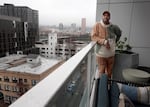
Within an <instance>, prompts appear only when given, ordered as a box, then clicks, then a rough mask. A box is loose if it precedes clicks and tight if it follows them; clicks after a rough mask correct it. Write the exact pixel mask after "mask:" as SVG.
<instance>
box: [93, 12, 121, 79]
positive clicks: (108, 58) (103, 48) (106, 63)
mask: <svg viewBox="0 0 150 107" xmlns="http://www.w3.org/2000/svg"><path fill="white" fill-rule="evenodd" d="M120 36H121V30H120V28H119V27H118V26H117V25H113V24H112V23H111V22H110V12H109V11H104V12H103V14H102V20H101V21H100V22H97V23H96V24H95V26H94V27H93V30H92V35H91V39H92V40H93V41H96V47H95V52H96V57H97V63H98V69H99V73H100V75H101V74H102V73H106V74H107V75H108V77H109V78H111V76H112V68H113V64H114V55H115V44H116V42H117V41H118V40H119V39H120Z"/></svg>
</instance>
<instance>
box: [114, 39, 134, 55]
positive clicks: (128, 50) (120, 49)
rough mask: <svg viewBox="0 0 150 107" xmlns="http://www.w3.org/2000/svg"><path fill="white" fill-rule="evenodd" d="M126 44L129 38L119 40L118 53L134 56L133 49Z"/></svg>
mask: <svg viewBox="0 0 150 107" xmlns="http://www.w3.org/2000/svg"><path fill="white" fill-rule="evenodd" d="M126 42H127V37H125V38H123V40H119V41H118V42H117V43H116V52H119V53H126V54H132V53H133V52H131V49H132V47H131V46H130V45H129V44H127V43H126Z"/></svg>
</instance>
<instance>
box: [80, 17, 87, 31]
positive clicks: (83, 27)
mask: <svg viewBox="0 0 150 107" xmlns="http://www.w3.org/2000/svg"><path fill="white" fill-rule="evenodd" d="M81 33H82V34H84V33H86V18H82V21H81Z"/></svg>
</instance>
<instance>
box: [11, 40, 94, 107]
mask: <svg viewBox="0 0 150 107" xmlns="http://www.w3.org/2000/svg"><path fill="white" fill-rule="evenodd" d="M94 46H95V42H91V43H89V44H88V45H87V46H86V47H85V48H83V49H82V50H81V51H79V52H78V53H77V54H75V55H74V56H73V57H71V58H70V59H69V60H67V61H66V62H65V63H64V64H63V65H61V66H60V67H59V68H58V69H56V70H55V71H54V72H53V73H51V74H50V75H48V76H47V77H46V78H45V79H43V80H42V81H40V82H39V83H38V84H37V85H36V86H34V87H33V88H32V89H30V90H29V91H28V92H27V93H25V94H24V95H23V96H21V97H20V98H19V99H18V100H17V101H15V102H14V103H13V104H11V105H10V107H89V106H91V105H92V99H93V97H92V93H93V92H92V90H93V86H94V76H95V72H96V61H95V54H94Z"/></svg>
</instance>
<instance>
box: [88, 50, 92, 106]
mask: <svg viewBox="0 0 150 107" xmlns="http://www.w3.org/2000/svg"><path fill="white" fill-rule="evenodd" d="M91 61H92V53H91V52H89V54H88V62H87V65H88V67H87V94H88V95H87V96H88V98H87V107H89V105H90V92H91V75H90V74H91V71H92V66H91V65H92V64H91Z"/></svg>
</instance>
